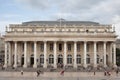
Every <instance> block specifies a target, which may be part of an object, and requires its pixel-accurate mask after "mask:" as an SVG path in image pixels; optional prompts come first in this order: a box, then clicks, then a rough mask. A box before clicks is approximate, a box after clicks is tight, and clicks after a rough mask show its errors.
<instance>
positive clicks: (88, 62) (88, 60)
mask: <svg viewBox="0 0 120 80" xmlns="http://www.w3.org/2000/svg"><path fill="white" fill-rule="evenodd" d="M87 64H90V55H89V54H87Z"/></svg>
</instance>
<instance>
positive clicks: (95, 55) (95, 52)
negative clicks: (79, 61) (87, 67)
mask: <svg viewBox="0 0 120 80" xmlns="http://www.w3.org/2000/svg"><path fill="white" fill-rule="evenodd" d="M96 45H97V42H94V59H93V60H94V67H97V50H96V47H97V46H96Z"/></svg>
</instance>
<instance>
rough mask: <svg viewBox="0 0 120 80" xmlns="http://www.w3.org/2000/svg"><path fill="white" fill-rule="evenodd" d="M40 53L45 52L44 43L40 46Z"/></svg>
mask: <svg viewBox="0 0 120 80" xmlns="http://www.w3.org/2000/svg"><path fill="white" fill-rule="evenodd" d="M40 51H44V44H43V43H41V44H40Z"/></svg>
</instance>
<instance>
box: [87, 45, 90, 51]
mask: <svg viewBox="0 0 120 80" xmlns="http://www.w3.org/2000/svg"><path fill="white" fill-rule="evenodd" d="M89 51H90V44H87V52H89Z"/></svg>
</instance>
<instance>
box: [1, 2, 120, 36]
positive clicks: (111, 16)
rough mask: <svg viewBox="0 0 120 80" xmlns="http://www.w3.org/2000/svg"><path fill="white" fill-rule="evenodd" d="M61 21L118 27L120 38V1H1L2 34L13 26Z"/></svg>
mask: <svg viewBox="0 0 120 80" xmlns="http://www.w3.org/2000/svg"><path fill="white" fill-rule="evenodd" d="M58 18H64V19H66V20H80V21H95V22H99V23H101V24H115V25H116V32H117V35H120V32H119V30H120V27H119V25H120V0H0V32H1V33H4V30H5V26H6V25H9V24H14V23H21V22H25V21H31V20H32V21H33V20H57V19H58Z"/></svg>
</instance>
